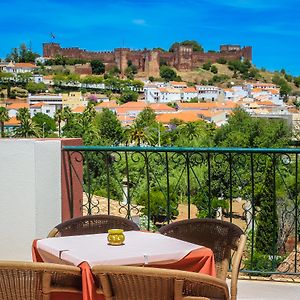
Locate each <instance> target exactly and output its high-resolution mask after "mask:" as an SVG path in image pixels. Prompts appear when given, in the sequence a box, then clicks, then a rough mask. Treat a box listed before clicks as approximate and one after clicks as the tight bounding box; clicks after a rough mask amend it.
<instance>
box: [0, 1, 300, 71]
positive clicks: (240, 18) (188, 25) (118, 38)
mask: <svg viewBox="0 0 300 300" xmlns="http://www.w3.org/2000/svg"><path fill="white" fill-rule="evenodd" d="M0 7H1V17H0V28H1V30H0V41H1V43H0V57H2V58H4V57H6V55H7V54H8V53H9V52H10V51H11V49H12V48H13V47H18V46H19V45H20V44H21V43H26V44H27V45H28V46H29V45H30V43H31V45H32V49H33V51H36V52H38V53H40V54H42V43H43V42H49V41H55V42H58V43H60V44H61V46H62V47H75V46H77V47H80V48H84V49H87V50H113V49H114V48H117V47H122V46H125V47H129V48H133V49H143V48H154V47H162V48H165V49H169V47H170V45H171V44H172V43H173V42H176V41H183V40H197V41H198V42H199V43H200V44H201V45H202V46H203V47H204V49H205V50H206V51H207V50H219V45H221V44H240V45H242V46H247V45H251V46H253V63H254V64H255V65H256V66H257V67H265V68H267V69H268V70H271V71H273V70H280V69H281V68H284V69H285V70H286V71H287V72H289V73H291V74H292V75H294V76H299V75H300V30H299V28H300V17H299V16H300V7H299V6H298V0H297V1H296V0H264V1H263V0H228V1H227V0H199V1H197V0H181V1H179V0H173V1H170V0H144V1H142V0H137V1H133V0H114V1H112V0H110V1H102V0H98V1H96V0H85V1H82V0H69V1H67V0H40V1H33V0H26V1H24V0H11V1H3V0H0ZM51 32H52V33H53V34H54V35H55V36H56V38H55V39H54V40H52V39H51V35H50V33H51Z"/></svg>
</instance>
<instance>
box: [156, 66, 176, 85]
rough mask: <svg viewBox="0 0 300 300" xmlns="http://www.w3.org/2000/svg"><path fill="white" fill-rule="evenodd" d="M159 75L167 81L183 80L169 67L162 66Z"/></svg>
mask: <svg viewBox="0 0 300 300" xmlns="http://www.w3.org/2000/svg"><path fill="white" fill-rule="evenodd" d="M159 75H160V77H161V78H163V79H164V80H166V81H171V80H181V78H180V77H179V76H178V75H177V73H176V72H175V71H174V70H173V69H172V68H170V67H168V66H162V67H160V69H159Z"/></svg>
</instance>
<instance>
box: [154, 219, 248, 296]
mask: <svg viewBox="0 0 300 300" xmlns="http://www.w3.org/2000/svg"><path fill="white" fill-rule="evenodd" d="M159 232H160V233H162V234H165V235H167V236H170V237H174V238H177V239H180V240H183V241H187V242H191V243H194V244H198V245H202V246H205V247H208V248H210V249H211V250H212V251H213V252H214V256H215V262H216V271H217V277H218V278H219V279H221V280H224V281H225V279H226V277H227V274H228V269H229V265H230V262H231V270H232V271H231V288H230V292H231V293H230V294H231V298H230V299H231V300H235V299H236V295H237V280H238V273H239V269H240V263H241V258H242V255H243V250H244V247H245V243H246V236H245V235H244V233H243V231H242V229H241V228H239V227H238V226H236V225H234V224H232V223H230V222H225V221H221V220H215V219H190V220H183V221H177V222H173V223H170V224H168V225H165V226H163V227H161V228H160V230H159Z"/></svg>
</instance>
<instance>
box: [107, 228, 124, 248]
mask: <svg viewBox="0 0 300 300" xmlns="http://www.w3.org/2000/svg"><path fill="white" fill-rule="evenodd" d="M123 232H124V230H123V229H109V230H108V235H107V240H108V244H109V245H112V246H120V245H124V241H125V235H124V233H123Z"/></svg>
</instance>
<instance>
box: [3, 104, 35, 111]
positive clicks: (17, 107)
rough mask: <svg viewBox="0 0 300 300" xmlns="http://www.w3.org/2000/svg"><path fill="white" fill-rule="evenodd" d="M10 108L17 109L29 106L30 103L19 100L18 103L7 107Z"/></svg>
mask: <svg viewBox="0 0 300 300" xmlns="http://www.w3.org/2000/svg"><path fill="white" fill-rule="evenodd" d="M6 108H7V109H8V110H10V109H15V110H18V109H20V108H29V104H28V103H22V102H17V103H12V104H10V105H8V106H7V107H6Z"/></svg>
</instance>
